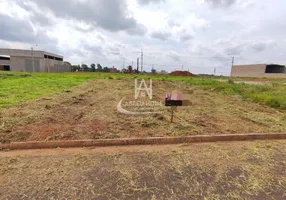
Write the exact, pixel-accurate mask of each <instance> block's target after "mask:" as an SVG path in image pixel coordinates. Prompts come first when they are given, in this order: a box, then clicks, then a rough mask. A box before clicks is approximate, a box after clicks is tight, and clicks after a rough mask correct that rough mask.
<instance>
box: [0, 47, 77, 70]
mask: <svg viewBox="0 0 286 200" xmlns="http://www.w3.org/2000/svg"><path fill="white" fill-rule="evenodd" d="M0 70H6V71H22V72H70V71H71V69H70V67H69V66H65V65H64V64H63V56H60V55H56V54H53V53H49V52H45V51H35V50H21V49H1V48H0Z"/></svg>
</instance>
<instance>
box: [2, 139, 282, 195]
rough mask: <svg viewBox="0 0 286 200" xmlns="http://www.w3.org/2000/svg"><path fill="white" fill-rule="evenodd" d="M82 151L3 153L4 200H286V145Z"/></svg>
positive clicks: (181, 146)
mask: <svg viewBox="0 0 286 200" xmlns="http://www.w3.org/2000/svg"><path fill="white" fill-rule="evenodd" d="M144 148H145V149H144ZM75 150H76V151H69V152H65V150H62V149H57V150H52V151H53V152H51V150H48V151H46V150H36V151H34V154H32V153H28V154H25V153H23V155H20V156H19V154H14V155H13V154H11V153H13V152H7V153H5V152H1V155H2V156H0V199H278V200H279V199H285V195H286V194H285V191H286V190H285V189H286V188H285V186H286V170H285V169H286V168H285V166H286V163H285V160H286V143H285V142H284V141H271V142H269V141H268V142H232V143H215V144H196V145H167V146H159V147H158V146H155V147H154V146H149V147H147V146H146V147H143V149H141V147H128V148H127V147H120V148H116V149H114V148H100V149H84V150H80V151H77V149H75ZM116 150H117V151H116ZM39 151H41V153H37V152H39ZM17 152H19V151H17ZM43 152H48V153H43ZM4 154H6V156H5V155H4Z"/></svg>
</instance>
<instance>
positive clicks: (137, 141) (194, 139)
mask: <svg viewBox="0 0 286 200" xmlns="http://www.w3.org/2000/svg"><path fill="white" fill-rule="evenodd" d="M281 139H286V133H274V134H232V135H230V134H229V135H196V136H186V137H149V138H123V139H98V140H58V141H28V142H13V143H7V144H6V143H5V144H0V149H11V150H14V149H47V148H71V147H104V146H126V145H152V144H157V145H159V144H161V145H162V144H181V143H202V142H223V141H253V140H281Z"/></svg>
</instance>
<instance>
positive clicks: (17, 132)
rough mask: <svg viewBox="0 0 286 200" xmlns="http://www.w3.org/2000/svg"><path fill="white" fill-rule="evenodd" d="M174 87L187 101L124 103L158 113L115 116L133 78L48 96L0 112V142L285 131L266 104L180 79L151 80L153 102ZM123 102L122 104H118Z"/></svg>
mask: <svg viewBox="0 0 286 200" xmlns="http://www.w3.org/2000/svg"><path fill="white" fill-rule="evenodd" d="M175 89H177V90H180V91H181V92H182V93H183V94H184V99H188V100H190V101H191V103H192V105H191V106H188V107H181V108H179V109H178V110H177V111H176V112H175V117H174V123H170V108H166V107H164V106H157V107H156V106H155V107H151V108H145V107H144V108H142V107H140V108H137V107H134V106H133V107H132V106H130V107H128V105H127V107H125V108H126V109H129V110H130V109H131V110H132V109H133V110H143V109H144V110H149V111H152V110H155V111H160V112H162V113H161V114H152V115H148V116H142V115H141V116H133V115H125V114H121V113H119V112H118V111H117V109H116V106H117V104H118V102H119V101H120V100H121V99H122V98H123V97H125V96H126V97H127V99H126V100H125V101H126V102H127V101H129V100H130V101H131V100H132V99H133V98H134V97H133V96H134V80H111V79H101V80H95V81H89V82H87V83H86V84H84V85H81V86H79V87H76V88H73V89H71V90H68V91H65V92H63V93H60V94H56V95H53V96H50V97H45V98H41V99H39V100H36V101H30V102H27V103H25V104H22V105H19V106H15V107H11V108H5V109H1V110H0V142H2V143H6V142H15V141H35V140H41V141H42V140H59V139H98V138H103V139H105V138H130V137H139V138H140V137H152V136H186V135H198V134H232V133H274V132H286V114H285V113H282V111H279V110H275V109H272V108H269V107H267V106H263V105H259V104H255V103H251V102H247V101H242V100H240V99H238V98H234V97H230V96H225V95H222V94H218V93H216V92H214V91H211V90H202V89H200V88H199V87H196V86H188V85H186V84H184V83H182V82H167V81H153V100H156V101H158V102H162V104H163V105H164V98H165V93H170V92H171V91H172V90H175ZM123 105H125V104H124V103H123Z"/></svg>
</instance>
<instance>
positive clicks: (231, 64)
mask: <svg viewBox="0 0 286 200" xmlns="http://www.w3.org/2000/svg"><path fill="white" fill-rule="evenodd" d="M233 63H234V56H232V61H231V70H230V76H231V74H232V68H233Z"/></svg>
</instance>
